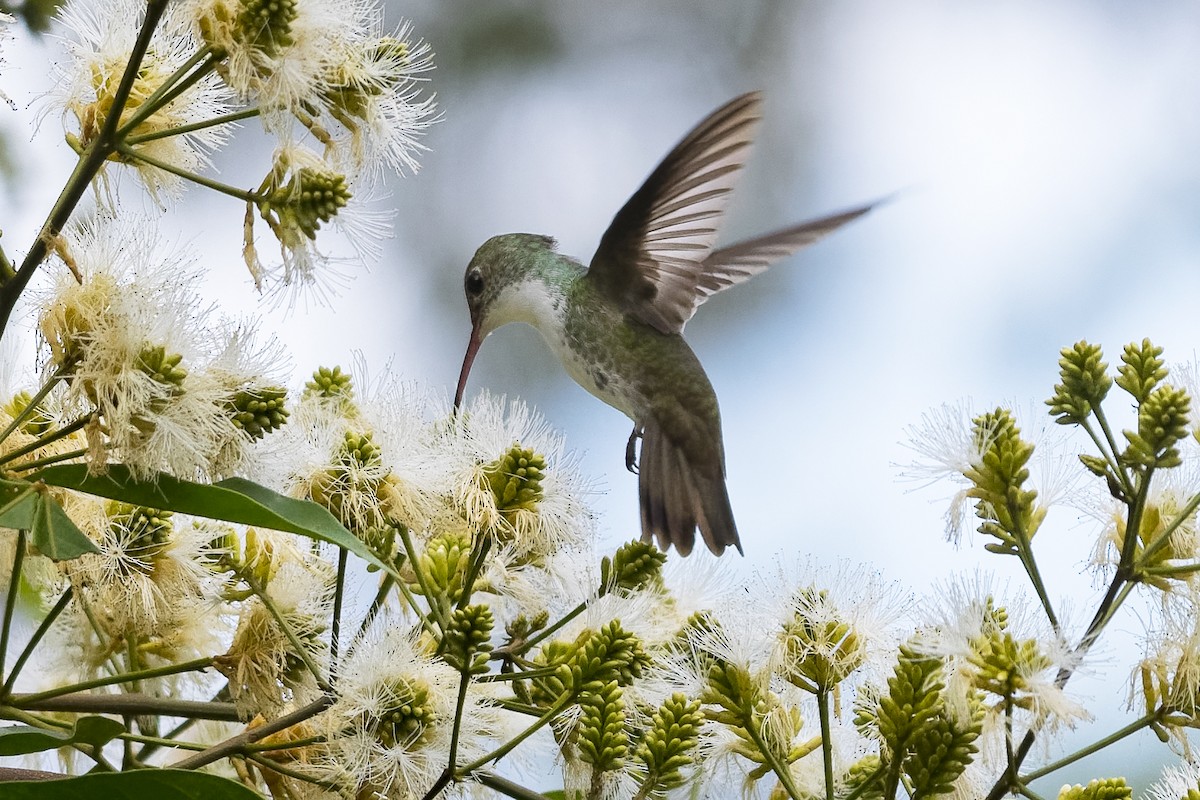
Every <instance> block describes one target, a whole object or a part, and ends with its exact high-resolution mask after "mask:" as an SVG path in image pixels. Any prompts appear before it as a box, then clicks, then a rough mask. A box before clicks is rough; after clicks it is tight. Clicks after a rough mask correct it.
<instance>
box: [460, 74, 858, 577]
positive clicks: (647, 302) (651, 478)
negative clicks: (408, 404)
mask: <svg viewBox="0 0 1200 800" xmlns="http://www.w3.org/2000/svg"><path fill="white" fill-rule="evenodd" d="M761 108H762V95H761V93H759V92H750V93H748V94H744V95H742V96H740V97H737V98H735V99H733V100H731V101H730V102H728V103H726V104H725V105H723V106H721V107H720V108H718V109H717V110H716V111H714V112H713V113H711V114H710V115H709V116H708V117H706V118H705V119H704V120H702V121H701V122H700V123H699V124H698V125H697V126H696V127H695V128H693V129H692V131H691V132H690V133H688V134H687V136H685V137H684V138H683V139H682V140H681V141H680V142H679V144H677V145H675V147H674V149H672V150H671V152H670V153H668V154H667V156H666V158H664V159H663V160H662V162H661V163H660V164H659V165H658V167H656V168H655V169H654V171H653V172H652V173H651V174H650V177H648V178H647V179H646V181H645V183H643V184H642V186H641V188H639V189H638V190H637V191H636V192H635V193H634V194H633V196H632V197H630V198H629V200H628V201H627V202H626V203H625V205H624V206H623V207H622V208H621V210H620V211H618V212H617V214H616V216H615V217H613V220H612V222H611V223H610V224H609V226H608V230H606V231H605V233H604V236H603V237H602V238H601V240H600V245H599V247H598V248H597V250H596V253H595V255H593V256H592V260H591V263H590V264H589V265H588V266H587V267H584V266H583V264H582V263H581V262H580V261H578V260H576V259H574V258H571V257H570V256H566V255H563V254H561V253H559V252H558V250H557V245H556V243H555V240H554V239H552V238H551V237H549V236H542V235H537V234H530V233H510V234H505V235H501V236H494V237H492V238H491V239H488V240H487V241H486V242H484V243H483V245H482V246H480V248H479V249H478V250H477V251H476V253H475V255H474V257H473V258H472V259H471V261H470V263H469V264H468V265H467V270H466V275H465V277H464V279H463V288H464V290H465V291H466V296H467V306H468V308H469V309H470V313H471V338H470V341H469V343H468V345H467V351H466V355H465V356H464V358H463V364H462V372H461V373H460V375H459V379H458V389H457V391H456V392H455V396H454V407H455V408H456V409H457V408H458V407H459V406H460V405H461V403H462V398H463V392H464V391H465V389H466V385H467V377H468V375H469V374H470V371H471V364H472V363H473V362H474V360H475V355H476V354H477V353H478V352H479V348H480V345H482V344H483V340H484V339H485V338H486V337H487V336H488V335H489V334H491V333H492V332H493V331H495V330H496V329H497V328H500V327H502V326H504V325H507V324H509V323H510V322H522V323H525V324H527V325H531V326H532V327H534V328H535V329H536V330H537V331H538V333H540V334H541V336H542V338H543V339H545V341H546V343H547V344H548V345H549V346H550V348H551V349H552V350H553V351H554V353H555V355H556V356H558V359H559V361H561V362H562V365H563V367H564V368H565V369H566V371H567V373H568V374H569V375H570V376H571V377H572V378H573V379H574V380H575V381H576V382H577V383H578V384H579V385H580V386H582V387H583V388H584V389H586V390H587V391H588V392H590V393H591V394H593V395H595V396H596V397H598V398H600V399H601V400H603V401H604V402H605V403H607V404H609V405H610V406H613V407H614V408H616V409H618V410H619V411H622V412H624V413H625V415H626V416H628V417H629V418H630V419H631V420H633V432H632V433H631V434H630V435H629V440H628V442H627V444H626V447H625V466H626V468H627V469H628V470H629V471H630V472H633V473H636V474H637V475H638V496H639V502H640V506H641V523H642V540H643V541H647V542H649V541H651V540H653V541H655V542H656V544H657V546H658V547H659V548H660V549H662V550H664V551H665V550H667V549H668V548H669V547H670V546H671V545H674V546H675V549H676V550H677V551H678V552H679V553H680V554H681V555H684V556H686V555H688V554H689V553H690V552H691V551H692V547H693V545H694V544H695V540H696V530H697V529H699V531H700V534H701V536H703V538H704V542H705V544H706V545H708V549H709V550H711V551H712V552H713V554H715V555H718V556H719V555H721V554H722V553H723V552H724V551H725V549H726V548H728V547H730V546H733V547H736V548H737V549H738V552H739V553H741V552H742V544H741V540H740V539H739V538H738V532H737V526H736V524H735V523H734V519H733V509H732V508H731V506H730V503H729V492H728V490H727V488H726V485H725V449H724V444H723V442H722V438H721V415H720V411H719V409H718V405H717V395H716V392H715V391H714V390H713V387H712V384H711V383H710V382H709V379H708V376H707V375H706V374H705V372H704V368H703V367H702V366H701V365H700V361H699V359H697V358H696V355H695V353H693V352H692V349H691V348H690V347H689V346H688V344H687V342H686V341H684V339H683V335H682V334H683V328H684V325H685V324H686V323H687V321H688V320H689V319H691V317H692V315H693V314H694V313H695V311H696V308H697V307H698V306H699V305H700V304H701V303H703V302H704V301H705V300H707V299H708V298H709V297H711V296H712V295H714V294H716V293H717V292H719V291H721V290H722V289H725V288H727V287H729V286H733V285H734V284H737V283H741V282H742V281H745V280H746V279H747V278H750V277H751V276H753V275H756V274H758V273H760V272H763V271H764V270H766V269H767V268H768V267H769V266H771V264H773V263H775V262H776V261H779V260H780V259H783V258H785V257H787V256H789V255H791V254H792V253H794V252H796V251H797V250H799V249H800V248H802V247H804V246H805V245H809V244H812V243H813V242H815V241H817V240H818V239H820V238H822V237H823V236H825V235H826V234H828V233H830V232H832V231H834V230H836V229H837V228H839V227H841V226H842V225H845V224H846V223H848V222H850V221H851V220H854V219H856V218H858V217H860V216H862V215H863V214H865V213H867V211H869V210H870V209H871V208H872V207H873V206H874V205H876V204H875V203H868V204H864V205H860V206H858V207H855V208H851V209H848V210H845V211H841V212H838V213H836V214H831V215H829V216H825V217H821V218H820V219H815V220H811V221H808V222H803V223H800V224H798V225H793V226H791V227H789V228H784V229H782V230H778V231H775V232H773V233H769V234H767V235H765V236H762V237H759V238H756V239H752V240H749V241H744V242H741V243H738V244H734V245H731V246H729V247H723V248H721V249H715V248H714V246H715V243H716V238H717V233H718V230H719V228H720V226H721V221H722V219H723V217H724V214H725V207H726V205H727V203H728V200H729V197H730V193H731V192H732V190H733V188H734V185H735V183H736V181H737V179H738V177H740V175H741V172H742V168H743V167H744V165H745V163H746V159H747V157H748V156H749V153H750V149H751V146H752V144H753V141H754V137H755V134H756V133H757V132H758V128H759V124H760V122H761V119H762V116H761ZM639 439H640V440H641V447H640V454H639V452H638V445H637V443H638V440H639Z"/></svg>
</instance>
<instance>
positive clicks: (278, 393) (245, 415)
mask: <svg viewBox="0 0 1200 800" xmlns="http://www.w3.org/2000/svg"><path fill="white" fill-rule="evenodd" d="M286 398H287V390H286V389H282V388H280V387H278V386H264V387H260V388H256V389H243V390H242V391H239V392H236V393H235V394H234V395H233V397H231V398H230V399H229V400H228V401H227V402H226V408H228V409H229V411H230V415H231V417H232V418H233V424H234V425H235V426H237V427H238V428H240V429H241V430H243V431H245V432H246V435H248V436H249V437H250V438H251V439H261V438H263V436H265V435H267V434H268V433H271V432H272V431H275V430H278V429H279V428H281V427H283V425H284V423H286V422H287V418H288V410H287V409H286V408H285V407H284V401H285V399H286Z"/></svg>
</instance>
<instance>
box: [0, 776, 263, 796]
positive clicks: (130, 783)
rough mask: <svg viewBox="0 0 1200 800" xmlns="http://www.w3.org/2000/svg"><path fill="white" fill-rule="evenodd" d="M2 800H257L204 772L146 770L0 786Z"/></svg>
mask: <svg viewBox="0 0 1200 800" xmlns="http://www.w3.org/2000/svg"><path fill="white" fill-rule="evenodd" d="M0 796H2V797H4V798H5V800H145V798H147V797H153V798H154V800H198V799H199V798H203V799H204V800H261V797H262V796H261V795H259V794H258V793H256V792H254V791H251V790H250V789H247V788H246V787H245V786H242V785H241V784H240V783H237V782H235V781H231V780H229V779H228V778H221V777H219V776H217V775H209V774H207V773H204V772H188V771H185V770H179V769H150V770H135V771H133V772H108V773H105V772H96V773H92V774H90V775H83V776H80V777H78V778H66V779H63V780H55V781H31V782H25V783H21V782H16V781H8V782H4V783H0Z"/></svg>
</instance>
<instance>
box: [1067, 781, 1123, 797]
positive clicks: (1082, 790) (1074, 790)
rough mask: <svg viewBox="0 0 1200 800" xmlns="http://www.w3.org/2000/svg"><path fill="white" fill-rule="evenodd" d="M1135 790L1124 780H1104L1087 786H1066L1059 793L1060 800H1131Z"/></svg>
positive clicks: (1090, 782)
mask: <svg viewBox="0 0 1200 800" xmlns="http://www.w3.org/2000/svg"><path fill="white" fill-rule="evenodd" d="M1131 797H1133V789H1132V788H1130V786H1129V785H1128V784H1127V783H1125V779H1124V778H1104V779H1096V780H1092V781H1088V785H1087V786H1080V785H1079V784H1075V785H1074V786H1064V787H1062V789H1059V791H1058V800H1129V798H1131Z"/></svg>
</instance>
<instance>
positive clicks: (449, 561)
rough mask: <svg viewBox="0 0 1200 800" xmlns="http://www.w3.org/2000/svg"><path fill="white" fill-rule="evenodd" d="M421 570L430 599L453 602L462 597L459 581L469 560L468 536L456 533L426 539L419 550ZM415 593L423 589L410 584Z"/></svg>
mask: <svg viewBox="0 0 1200 800" xmlns="http://www.w3.org/2000/svg"><path fill="white" fill-rule="evenodd" d="M420 559H421V569H422V571H423V572H424V574H425V579H426V581H427V583H428V585H429V591H431V592H432V593H433V598H430V600H433V599H434V598H444V599H445V600H446V601H447V602H450V603H457V602H458V600H459V598H460V597H461V596H462V589H463V582H464V581H465V580H466V579H467V570H468V569H469V567H470V561H471V537H470V536H467V535H465V534H459V533H442V534H439V535H437V536H435V537H433V538H432V539H430V540H429V543H428V544H426V545H425V550H424V552H422V553H421V556H420ZM411 588H412V590H413V591H414V592H417V593H421V592H422V591H424V590H423V589H422V588H421V586H420V584H419V583H417V582H415V581H414V583H413V584H412V587H411Z"/></svg>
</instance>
